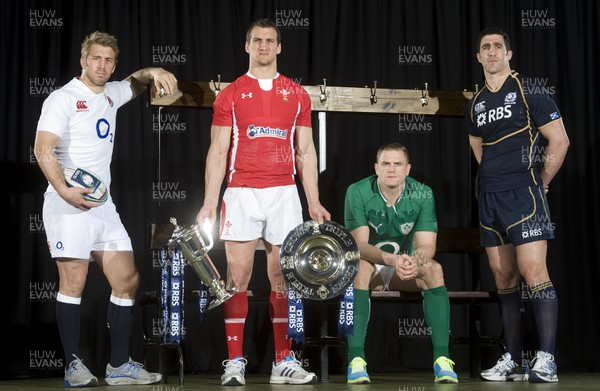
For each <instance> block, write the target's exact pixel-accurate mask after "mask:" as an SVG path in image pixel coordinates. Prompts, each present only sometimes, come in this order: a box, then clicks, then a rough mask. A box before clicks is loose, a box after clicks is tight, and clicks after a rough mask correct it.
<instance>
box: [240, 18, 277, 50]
mask: <svg viewBox="0 0 600 391" xmlns="http://www.w3.org/2000/svg"><path fill="white" fill-rule="evenodd" d="M255 27H262V28H270V29H273V30H275V32H277V43H278V44H279V43H281V31H279V27H277V23H275V22H273V21H272V20H271V19H269V18H262V19H257V20H255V21H254V22H252V23H251V24H250V26H249V27H248V31H246V42H250V38H251V35H252V29H254V28H255Z"/></svg>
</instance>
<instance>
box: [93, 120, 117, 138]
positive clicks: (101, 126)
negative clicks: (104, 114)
mask: <svg viewBox="0 0 600 391" xmlns="http://www.w3.org/2000/svg"><path fill="white" fill-rule="evenodd" d="M96 134H97V135H98V137H99V138H101V139H105V138H107V137H109V136H110V138H109V140H108V141H109V142H111V143H112V142H113V134H112V133H111V132H110V123H109V122H108V121H107V120H106V119H104V118H100V119H99V120H98V122H96Z"/></svg>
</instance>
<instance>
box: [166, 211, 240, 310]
mask: <svg viewBox="0 0 600 391" xmlns="http://www.w3.org/2000/svg"><path fill="white" fill-rule="evenodd" d="M207 223H208V222H207ZM171 224H173V225H174V226H175V231H173V235H172V236H171V239H169V241H168V243H167V245H168V246H169V248H170V249H174V248H175V244H176V243H177V244H179V247H180V248H181V253H182V255H183V258H184V259H185V261H186V263H187V264H189V265H190V266H191V267H192V268H193V269H194V271H195V272H196V274H197V275H198V277H200V280H201V281H202V282H203V283H204V284H205V285H206V286H207V287H208V291H209V292H210V294H211V296H212V298H211V300H210V304H209V306H208V309H209V310H210V309H213V308H215V307H217V306H218V305H219V304H221V303H223V302H224V301H225V300H227V299H229V298H230V297H231V296H233V295H234V294H235V293H236V292H237V289H236V288H235V287H232V288H230V290H227V289H226V288H225V283H224V282H223V281H222V280H221V276H220V275H219V272H218V271H217V269H216V268H215V265H214V264H213V263H212V261H211V259H210V257H209V256H208V251H209V250H210V249H211V248H212V247H213V245H214V242H213V238H212V233H211V231H210V224H205V225H204V226H203V227H199V226H198V224H194V225H192V226H191V227H189V228H181V227H180V226H179V225H177V220H176V219H175V218H173V217H171Z"/></svg>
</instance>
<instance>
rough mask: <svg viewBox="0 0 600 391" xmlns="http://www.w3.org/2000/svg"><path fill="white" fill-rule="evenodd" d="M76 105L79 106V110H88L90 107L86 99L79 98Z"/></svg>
mask: <svg viewBox="0 0 600 391" xmlns="http://www.w3.org/2000/svg"><path fill="white" fill-rule="evenodd" d="M75 107H76V108H77V111H78V112H80V111H88V107H87V101H85V100H78V101H77V103H75Z"/></svg>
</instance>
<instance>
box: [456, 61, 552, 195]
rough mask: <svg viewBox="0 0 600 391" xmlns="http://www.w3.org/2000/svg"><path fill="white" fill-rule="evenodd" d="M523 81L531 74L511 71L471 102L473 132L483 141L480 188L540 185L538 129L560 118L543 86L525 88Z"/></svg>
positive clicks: (469, 120) (469, 115) (469, 126)
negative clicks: (496, 87) (494, 88)
mask: <svg viewBox="0 0 600 391" xmlns="http://www.w3.org/2000/svg"><path fill="white" fill-rule="evenodd" d="M524 79H529V78H528V77H527V76H523V75H519V74H518V73H517V72H515V71H512V72H511V73H510V75H509V76H508V77H507V78H506V80H505V81H504V84H503V85H502V87H500V89H498V90H497V91H491V90H490V89H489V87H488V85H487V83H486V85H485V87H483V88H482V89H481V90H480V91H478V92H477V93H476V94H475V95H474V96H473V98H472V99H471V100H470V101H469V103H468V104H467V107H466V113H465V118H466V121H467V129H468V131H469V134H470V135H471V136H475V137H481V139H482V150H483V154H482V156H481V164H480V165H479V174H478V177H479V191H481V192H497V191H506V190H512V189H518V188H521V187H527V186H537V185H540V184H542V181H541V179H540V174H539V167H540V166H541V165H542V163H543V162H542V160H543V159H542V155H543V150H542V148H541V147H540V146H539V140H540V137H543V136H541V134H540V133H539V131H538V129H539V128H541V127H543V126H545V125H547V124H549V123H550V122H552V121H557V120H559V119H560V117H561V116H560V112H559V111H558V107H557V106H556V103H555V102H554V99H552V97H551V96H550V95H548V94H545V93H540V91H539V89H536V90H535V91H531V92H529V91H528V90H527V89H524V88H523V80H524ZM542 92H543V91H542Z"/></svg>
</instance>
